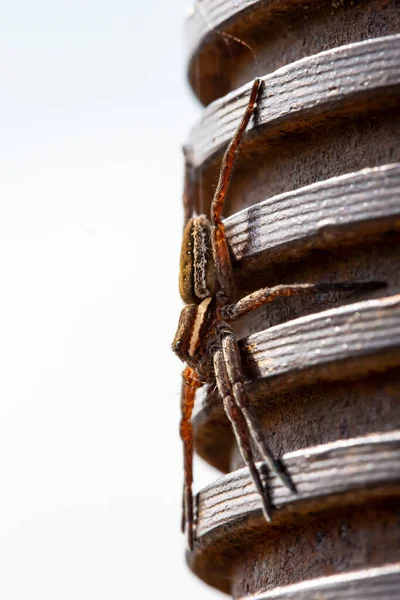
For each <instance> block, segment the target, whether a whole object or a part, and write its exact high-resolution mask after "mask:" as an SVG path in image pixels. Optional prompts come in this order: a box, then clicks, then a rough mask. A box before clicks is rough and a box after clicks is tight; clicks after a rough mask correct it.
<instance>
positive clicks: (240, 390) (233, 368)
mask: <svg viewBox="0 0 400 600" xmlns="http://www.w3.org/2000/svg"><path fill="white" fill-rule="evenodd" d="M220 335H221V343H222V352H223V356H224V362H225V365H226V370H227V374H228V377H229V382H230V385H231V387H232V391H233V396H234V399H235V402H236V404H237V406H238V407H239V408H240V410H241V411H242V414H243V417H244V418H245V420H246V423H247V426H248V428H249V431H250V433H251V437H252V439H253V440H254V443H255V444H256V445H257V447H258V449H259V451H260V453H261V456H262V458H263V460H264V461H265V462H266V464H267V465H268V467H269V468H270V469H271V470H272V471H274V473H276V475H277V476H278V477H279V479H280V480H281V481H282V483H283V484H284V485H285V486H286V487H287V488H288V489H289V490H290V491H291V492H292V493H293V494H296V488H295V487H294V485H293V482H292V481H291V479H290V478H289V476H288V475H287V474H286V473H285V471H284V469H283V466H282V464H281V463H280V461H279V460H277V459H276V458H275V457H274V455H273V453H272V451H271V449H270V448H269V446H268V444H267V441H266V439H265V434H264V431H263V428H262V426H261V423H260V421H259V419H258V418H257V416H256V414H255V412H254V409H253V407H252V406H251V404H250V402H249V399H248V397H247V394H246V391H245V388H244V377H243V370H242V365H241V360H240V353H239V347H238V344H237V341H236V337H235V334H234V333H233V331H232V330H231V328H230V327H229V326H228V325H226V324H225V323H221V325H220Z"/></svg>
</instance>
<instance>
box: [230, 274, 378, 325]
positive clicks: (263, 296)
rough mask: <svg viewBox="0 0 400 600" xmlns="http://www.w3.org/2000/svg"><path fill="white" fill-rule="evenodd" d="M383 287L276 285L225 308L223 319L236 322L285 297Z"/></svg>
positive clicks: (344, 283) (351, 283) (342, 283)
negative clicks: (253, 311)
mask: <svg viewBox="0 0 400 600" xmlns="http://www.w3.org/2000/svg"><path fill="white" fill-rule="evenodd" d="M383 287H386V282H385V281H338V282H321V283H298V284H293V285H276V286H274V287H266V288H261V289H260V290H257V291H256V292H253V293H252V294H249V295H248V296H245V297H244V298H242V299H241V300H239V301H238V302H236V304H229V305H226V306H224V307H223V308H221V317H222V319H224V320H226V321H234V320H236V319H238V318H239V317H241V316H243V315H246V314H247V313H249V312H251V311H252V310H256V309H257V308H259V307H260V306H263V305H264V304H267V303H268V302H273V301H274V300H275V299H276V298H281V297H283V296H305V295H307V294H319V293H322V294H323V293H327V292H358V291H359V292H369V291H372V290H378V289H379V288H383Z"/></svg>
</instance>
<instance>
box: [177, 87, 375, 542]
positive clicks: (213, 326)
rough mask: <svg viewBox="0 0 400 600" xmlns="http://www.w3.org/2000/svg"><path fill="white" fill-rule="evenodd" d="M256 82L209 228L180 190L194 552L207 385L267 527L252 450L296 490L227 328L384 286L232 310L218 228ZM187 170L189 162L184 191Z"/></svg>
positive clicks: (259, 295) (293, 290) (303, 288)
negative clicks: (279, 309)
mask: <svg viewBox="0 0 400 600" xmlns="http://www.w3.org/2000/svg"><path fill="white" fill-rule="evenodd" d="M260 85H261V80H260V79H258V78H257V79H255V80H254V83H253V86H252V88H251V92H250V97H249V101H248V104H247V107H246V110H245V112H244V115H243V117H242V120H241V122H240V124H239V126H238V128H237V130H236V132H235V134H234V136H233V138H232V140H231V142H230V144H229V146H228V148H227V150H226V152H225V155H224V157H223V159H222V165H221V171H220V175H219V181H218V185H217V188H216V191H215V194H214V198H213V201H212V205H211V215H210V217H211V218H210V220H209V219H207V217H206V216H205V215H200V216H196V217H193V218H190V217H191V200H192V199H191V198H189V197H188V194H189V191H188V186H187V185H186V187H185V194H184V208H185V221H187V223H186V226H185V229H184V233H183V241H182V250H181V259H180V277H179V288H180V294H181V297H182V299H183V301H184V302H185V304H186V306H185V307H184V308H183V309H182V312H181V315H180V318H179V324H178V329H177V332H176V335H175V338H174V341H173V343H172V348H173V350H174V352H175V353H176V354H177V355H178V356H179V358H180V359H181V360H182V361H183V362H185V363H186V364H187V367H186V368H185V369H184V371H183V383H182V396H181V411H182V418H181V423H180V435H181V438H182V441H183V448H184V490H183V515H182V529H183V531H185V529H186V528H187V535H188V545H189V548H190V549H192V548H193V540H194V531H193V523H194V521H193V496H192V483H193V466H192V465H193V427H192V423H191V415H192V409H193V405H194V400H195V394H196V390H197V389H198V388H199V387H201V386H203V385H204V384H205V383H213V384H216V386H217V389H218V393H219V395H220V397H221V400H222V402H223V406H224V409H225V412H226V414H227V416H228V418H229V420H230V421H231V424H232V428H233V431H234V433H235V437H236V440H237V443H238V446H239V449H240V452H241V454H242V457H243V460H244V462H245V464H246V465H247V467H248V469H249V471H250V474H251V477H252V480H253V482H254V485H255V487H256V489H257V490H258V492H259V494H260V497H261V501H262V510H263V513H264V516H265V518H266V519H267V520H268V521H270V520H271V514H272V505H271V501H270V497H269V493H268V490H267V489H265V488H264V486H263V484H262V481H261V478H260V474H259V472H258V470H257V467H256V465H255V460H254V454H253V450H252V447H251V443H253V444H254V445H255V446H256V447H257V448H258V450H259V452H260V454H261V456H262V459H263V460H264V461H265V463H266V464H267V465H268V467H269V468H270V469H272V470H273V471H274V472H275V473H276V475H277V476H278V477H279V478H280V479H281V481H282V482H283V483H284V485H285V486H286V487H288V488H289V490H290V491H291V492H292V493H296V490H295V487H294V485H293V483H292V482H291V480H290V478H289V477H288V475H287V474H286V473H285V471H284V470H283V467H282V464H281V462H280V461H279V460H277V459H275V458H274V456H273V454H272V452H271V450H270V449H269V447H268V444H267V442H266V439H265V435H264V432H263V429H262V426H261V424H260V422H259V420H258V418H257V416H256V414H255V412H254V410H253V408H252V406H251V404H250V402H249V400H248V397H247V394H246V390H245V385H244V383H245V380H244V375H243V371H242V366H241V361H240V354H239V348H238V344H237V341H236V337H235V334H234V333H233V331H232V329H231V328H230V326H229V325H228V322H229V321H234V320H235V319H237V318H238V317H240V316H242V315H244V314H246V313H248V312H250V311H252V310H255V309H256V308H258V307H260V306H262V305H263V304H265V303H267V302H271V301H273V300H274V299H275V298H277V297H279V296H292V295H302V294H310V293H318V292H320V293H321V292H329V291H353V290H361V289H362V290H371V289H377V288H378V287H382V286H383V285H384V284H383V283H382V282H374V281H370V282H337V283H330V282H327V283H316V284H313V283H309V284H307V283H305V284H294V285H278V286H275V287H270V288H263V289H260V290H257V291H256V292H253V293H252V294H250V295H248V296H246V297H244V298H242V299H241V300H239V301H238V302H236V304H229V303H230V302H232V300H233V297H234V281H233V271H232V264H231V259H230V255H229V250H228V245H227V241H226V237H225V228H224V224H223V223H222V220H221V215H222V210H223V207H224V201H225V197H226V193H227V189H228V186H229V180H230V177H231V175H232V171H233V165H234V161H235V155H236V151H237V148H238V145H239V143H240V141H241V139H242V137H243V134H244V132H245V130H246V127H247V124H248V122H249V120H250V118H251V116H252V114H253V113H254V110H255V107H256V102H257V98H258V94H259V90H260ZM189 170H190V169H189V166H188V161H187V171H186V184H187V183H188V176H189Z"/></svg>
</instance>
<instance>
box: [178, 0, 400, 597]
mask: <svg viewBox="0 0 400 600" xmlns="http://www.w3.org/2000/svg"><path fill="white" fill-rule="evenodd" d="M186 28H187V37H188V46H189V55H188V74H189V81H190V83H191V86H192V89H193V91H194V93H195V94H196V95H197V97H198V98H199V100H200V101H201V102H202V103H203V104H204V105H205V108H204V111H203V114H202V116H201V119H200V121H199V123H198V124H197V125H195V126H194V128H193V129H192V131H191V133H190V135H189V139H188V145H189V146H190V148H191V158H192V160H193V163H194V167H195V173H194V183H195V187H196V194H195V197H196V202H197V206H196V208H197V210H198V211H199V212H200V211H201V212H203V211H207V210H208V208H209V206H210V201H211V198H212V193H213V189H214V187H215V184H216V181H217V175H218V169H219V163H220V160H221V155H222V153H223V151H224V149H225V147H226V144H227V142H228V141H229V139H230V137H231V136H232V133H233V131H234V129H235V127H236V125H237V122H238V119H239V116H240V114H241V111H242V110H243V106H244V102H245V99H246V95H247V94H248V90H249V87H250V85H251V80H252V79H253V78H254V76H256V75H257V76H261V77H262V78H263V80H264V86H263V91H262V94H261V97H260V101H259V106H258V112H257V118H256V119H255V121H253V122H252V123H251V124H250V127H249V131H248V134H247V136H246V139H245V141H244V143H243V145H242V148H241V151H240V156H239V158H238V161H237V164H236V169H235V173H234V176H233V179H232V187H231V188H230V191H229V200H228V205H227V207H226V211H225V216H226V220H225V224H226V230H227V235H228V239H229V245H230V251H231V254H232V259H233V261H234V266H235V275H236V281H237V284H238V288H239V291H240V293H241V294H244V293H245V292H248V291H250V290H254V289H257V288H258V287H261V286H266V285H276V284H279V283H295V282H316V281H343V280H369V279H374V280H377V279H379V280H385V281H387V289H385V290H383V291H382V290H380V291H378V292H373V293H365V292H364V293H363V294H355V293H353V294H352V295H347V296H344V295H343V294H333V293H332V294H329V295H318V296H316V297H305V298H287V299H281V300H279V301H276V302H274V303H272V304H271V305H268V306H267V307H264V308H263V309H260V310H259V311H258V312H257V313H255V314H254V315H252V316H251V317H248V318H246V319H243V320H242V322H241V323H240V324H239V326H238V332H239V333H240V334H241V336H242V337H243V340H242V342H241V352H242V359H243V362H244V365H245V369H246V375H247V377H248V380H249V384H248V389H249V392H250V394H251V397H252V399H253V402H254V405H255V407H256V409H257V411H258V413H259V416H260V418H261V419H262V421H263V424H264V426H265V432H266V436H267V438H268V440H269V442H270V445H271V447H272V449H273V450H274V452H275V453H276V455H278V456H281V457H283V461H284V463H285V464H286V467H287V469H288V471H289V472H290V474H291V475H292V477H293V479H294V481H295V483H296V486H297V490H298V494H297V495H296V496H293V495H290V493H289V492H287V491H286V490H284V489H283V488H282V486H281V485H280V484H279V483H278V482H277V481H276V480H275V479H274V477H273V476H269V475H268V474H265V477H270V482H269V485H270V486H271V487H272V490H273V492H272V497H273V502H274V505H275V507H276V511H275V515H274V519H273V522H272V523H271V524H267V523H266V522H265V521H264V520H263V518H262V516H261V510H260V504H259V500H258V497H257V494H256V493H255V491H254V490H253V487H252V484H251V482H250V479H249V477H248V475H247V471H246V470H245V469H243V468H242V462H241V459H240V456H239V453H238V451H237V449H236V446H235V443H234V440H233V435H232V432H231V429H230V427H229V424H228V422H227V420H226V418H225V416H224V414H223V411H222V409H221V403H220V402H219V401H218V398H216V397H215V396H214V395H213V394H212V393H210V394H209V396H207V397H205V398H203V399H202V400H201V402H200V405H199V406H198V407H197V412H196V415H195V418H194V426H195V442H196V451H197V452H198V454H200V455H201V456H202V457H203V458H204V459H205V460H207V461H208V462H209V463H210V464H212V465H214V466H216V467H217V468H219V469H220V470H221V471H222V472H223V473H225V475H223V476H222V478H221V479H220V480H218V481H216V482H215V483H214V484H212V485H211V486H209V487H208V488H207V489H205V490H202V491H201V492H200V493H199V495H198V499H197V541H196V544H195V548H194V551H193V552H192V553H189V554H188V556H187V560H188V563H189V565H190V567H191V569H192V570H193V571H194V572H195V573H196V574H197V575H198V576H199V577H201V578H202V579H203V580H204V581H206V582H207V583H209V584H210V585H212V586H214V587H216V588H218V589H220V590H222V591H224V592H227V593H230V594H232V596H233V597H234V598H246V597H248V596H252V597H253V596H256V598H257V599H259V600H261V599H263V600H267V599H269V598H271V599H272V598H274V599H278V598H279V599H282V600H283V599H288V598H299V599H304V600H305V599H306V598H307V599H310V598H311V599H315V600H316V599H318V600H321V599H328V598H329V599H333V598H335V599H337V598H341V599H348V600H350V598H351V599H354V598H360V599H366V598H368V599H375V598H376V599H377V598H380V599H382V598H384V599H386V598H388V599H389V598H390V599H394V598H400V518H399V517H400V510H399V502H400V498H399V495H400V485H399V482H400V431H399V429H400V427H399V422H400V371H399V368H398V367H399V364H400V295H398V294H399V292H400V269H399V268H398V261H399V255H400V244H399V242H400V237H399V228H400V144H399V130H400V117H399V104H400V8H399V4H398V2H397V0H363V1H362V2H361V1H357V0H353V1H349V0H335V1H333V0H330V1H325V0H296V1H294V0H250V1H246V2H245V1H244V0H243V1H240V2H234V3H233V2H231V1H230V0H218V1H216V0H199V1H198V2H197V4H195V7H194V10H193V12H192V14H191V16H190V18H188V21H187V24H186ZM221 32H225V33H227V34H229V36H231V37H229V38H228V37H227V36H224V35H221ZM233 38H239V39H240V40H242V41H243V42H245V44H246V45H248V46H250V47H251V48H252V49H253V52H254V53H255V55H256V60H254V56H253V54H252V52H251V51H250V50H249V49H248V47H246V45H245V44H241V43H239V42H237V41H235V40H234V39H233ZM227 94H228V95H227Z"/></svg>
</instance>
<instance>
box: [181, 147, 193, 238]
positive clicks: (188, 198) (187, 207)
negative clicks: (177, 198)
mask: <svg viewBox="0 0 400 600" xmlns="http://www.w3.org/2000/svg"><path fill="white" fill-rule="evenodd" d="M182 152H183V156H184V158H185V176H184V184H183V229H185V227H186V225H187V222H188V221H189V219H191V218H192V216H193V205H194V198H193V164H192V160H191V158H190V148H189V147H188V146H183V148H182Z"/></svg>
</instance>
